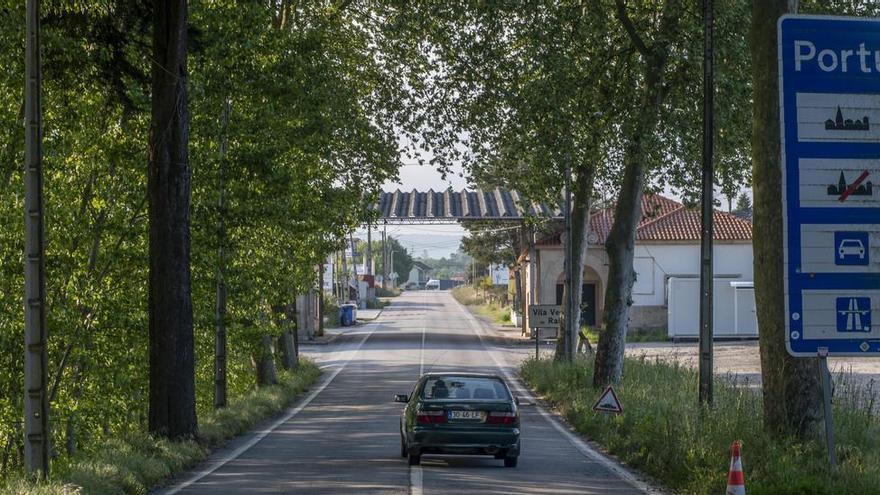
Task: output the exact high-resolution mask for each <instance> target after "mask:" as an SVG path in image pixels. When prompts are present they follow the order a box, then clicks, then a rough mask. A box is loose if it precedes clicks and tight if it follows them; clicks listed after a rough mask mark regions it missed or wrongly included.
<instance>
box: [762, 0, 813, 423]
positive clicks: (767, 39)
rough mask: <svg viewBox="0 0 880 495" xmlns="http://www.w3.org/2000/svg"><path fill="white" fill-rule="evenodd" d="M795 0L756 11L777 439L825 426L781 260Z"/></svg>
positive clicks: (769, 381)
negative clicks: (785, 74)
mask: <svg viewBox="0 0 880 495" xmlns="http://www.w3.org/2000/svg"><path fill="white" fill-rule="evenodd" d="M791 3H792V2H791V0H767V1H762V2H754V3H753V4H752V23H751V33H750V34H751V41H752V46H751V56H752V67H753V73H752V78H753V83H752V91H753V94H754V98H753V103H752V122H753V124H752V168H753V177H754V182H753V184H752V187H753V191H754V198H755V204H754V236H753V237H754V242H753V245H754V253H755V299H756V300H758V301H761V304H759V305H758V308H757V316H758V327H760V329H761V332H760V336H759V343H760V349H761V386H762V389H763V392H764V425H765V426H766V428H767V429H768V430H770V431H771V432H773V433H776V434H778V435H798V436H801V437H805V436H813V435H817V434H818V432H819V422H820V421H821V419H822V408H821V404H822V402H821V395H820V393H819V391H820V388H819V365H818V359H814V358H795V357H792V356H791V355H789V354H788V351H787V350H786V348H785V318H786V313H785V304H784V297H785V296H784V277H783V269H784V268H783V259H782V235H783V233H782V215H783V211H782V202H781V199H780V198H781V196H782V195H781V191H782V168H781V165H782V164H781V150H780V144H779V140H780V134H779V71H778V60H777V57H778V47H777V35H776V34H777V32H776V22H777V20H778V19H779V17H780V16H781V15H783V14H785V13H787V12H789V8H790V7H789V5H790V4H791Z"/></svg>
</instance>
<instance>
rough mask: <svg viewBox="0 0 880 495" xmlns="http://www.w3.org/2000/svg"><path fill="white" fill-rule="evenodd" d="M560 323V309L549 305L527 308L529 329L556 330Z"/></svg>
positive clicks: (533, 305) (534, 305)
mask: <svg viewBox="0 0 880 495" xmlns="http://www.w3.org/2000/svg"><path fill="white" fill-rule="evenodd" d="M560 321H562V307H561V306H557V305H550V304H532V305H530V306H529V327H530V328H556V327H558V326H559V323H560Z"/></svg>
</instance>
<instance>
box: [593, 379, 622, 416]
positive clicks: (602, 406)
mask: <svg viewBox="0 0 880 495" xmlns="http://www.w3.org/2000/svg"><path fill="white" fill-rule="evenodd" d="M593 410H594V411H597V412H609V413H614V414H620V413H622V412H623V406H621V405H620V400H618V399H617V394H615V393H614V389H613V388H611V386H610V385H609V386H607V387H605V390H604V391H603V392H602V395H600V396H599V398H598V399H597V400H596V403H595V404H593Z"/></svg>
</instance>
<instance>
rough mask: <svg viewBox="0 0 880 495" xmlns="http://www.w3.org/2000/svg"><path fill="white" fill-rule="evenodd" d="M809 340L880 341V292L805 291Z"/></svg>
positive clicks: (804, 336) (805, 314)
mask: <svg viewBox="0 0 880 495" xmlns="http://www.w3.org/2000/svg"><path fill="white" fill-rule="evenodd" d="M802 294H803V301H804V307H803V313H804V314H803V315H801V317H802V318H803V322H804V335H803V338H806V339H828V340H851V339H865V340H876V339H880V321H876V318H878V317H880V314H878V313H880V291H837V290H833V291H832V290H828V291H820V290H805V291H803V293H802Z"/></svg>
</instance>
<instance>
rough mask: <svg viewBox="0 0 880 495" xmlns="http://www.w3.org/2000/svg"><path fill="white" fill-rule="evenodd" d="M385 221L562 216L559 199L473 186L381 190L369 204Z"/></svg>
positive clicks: (448, 221) (413, 222)
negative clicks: (538, 199) (552, 200)
mask: <svg viewBox="0 0 880 495" xmlns="http://www.w3.org/2000/svg"><path fill="white" fill-rule="evenodd" d="M371 208H372V209H373V210H375V211H378V212H379V217H380V220H381V221H382V222H384V223H386V224H388V225H425V224H454V223H458V222H460V221H462V220H492V221H501V222H507V221H509V222H517V223H518V222H520V221H522V220H523V219H524V218H528V217H544V218H554V219H562V210H561V208H562V201H560V204H558V205H553V206H549V205H546V204H542V203H532V202H526V201H525V200H524V199H523V198H522V197H520V195H519V194H518V193H517V192H516V191H508V190H505V189H498V188H496V189H491V190H484V189H476V190H472V191H468V190H461V191H457V192H456V191H452V190H451V189H448V190H446V191H440V192H436V191H434V190H433V189H431V190H428V191H424V192H422V191H417V190H412V191H409V192H402V191H399V190H398V191H394V192H383V193H381V194H380V196H379V201H378V202H377V203H375V204H373V205H372V206H371Z"/></svg>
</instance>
